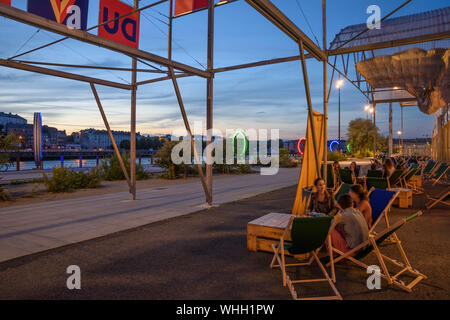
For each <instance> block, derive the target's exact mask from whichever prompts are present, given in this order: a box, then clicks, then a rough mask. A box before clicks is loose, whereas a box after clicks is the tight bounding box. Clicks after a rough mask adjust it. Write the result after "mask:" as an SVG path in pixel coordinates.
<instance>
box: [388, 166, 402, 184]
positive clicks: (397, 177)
mask: <svg viewBox="0 0 450 320" xmlns="http://www.w3.org/2000/svg"><path fill="white" fill-rule="evenodd" d="M404 174H405V171H404V170H402V169H396V170H395V171H394V172H393V173H392V175H391V176H390V177H389V185H390V186H391V187H393V186H396V185H400V183H401V178H402V176H403V175H404Z"/></svg>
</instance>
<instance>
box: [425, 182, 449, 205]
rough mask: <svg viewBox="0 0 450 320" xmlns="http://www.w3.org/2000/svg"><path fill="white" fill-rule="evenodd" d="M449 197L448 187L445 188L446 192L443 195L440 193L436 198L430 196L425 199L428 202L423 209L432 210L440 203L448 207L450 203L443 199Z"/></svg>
mask: <svg viewBox="0 0 450 320" xmlns="http://www.w3.org/2000/svg"><path fill="white" fill-rule="evenodd" d="M449 195H450V187H449V188H447V190H445V191H444V192H443V193H441V194H440V195H439V196H437V197H432V196H427V198H428V199H429V200H430V201H429V202H428V203H427V204H426V205H425V207H426V208H427V209H431V208H433V207H434V206H435V205H437V204H438V203H442V204H445V205H447V206H450V202H449V201H446V200H445V198H447V196H449Z"/></svg>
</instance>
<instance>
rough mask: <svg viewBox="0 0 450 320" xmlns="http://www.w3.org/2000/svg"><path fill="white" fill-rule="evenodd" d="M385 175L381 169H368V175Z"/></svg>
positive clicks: (378, 176) (374, 176)
mask: <svg viewBox="0 0 450 320" xmlns="http://www.w3.org/2000/svg"><path fill="white" fill-rule="evenodd" d="M382 176H383V172H382V171H381V170H367V177H368V178H369V177H372V178H381V177H382Z"/></svg>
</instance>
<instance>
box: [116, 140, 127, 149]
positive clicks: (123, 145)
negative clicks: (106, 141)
mask: <svg viewBox="0 0 450 320" xmlns="http://www.w3.org/2000/svg"><path fill="white" fill-rule="evenodd" d="M119 148H120V149H124V150H130V140H122V141H121V142H120V145H119Z"/></svg>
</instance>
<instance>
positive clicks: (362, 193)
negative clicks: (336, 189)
mask: <svg viewBox="0 0 450 320" xmlns="http://www.w3.org/2000/svg"><path fill="white" fill-rule="evenodd" d="M350 191H351V192H353V193H356V194H357V195H358V197H359V199H361V201H362V200H368V197H367V192H365V191H364V189H363V187H362V186H361V185H360V184H355V185H353V186H351V187H350Z"/></svg>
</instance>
